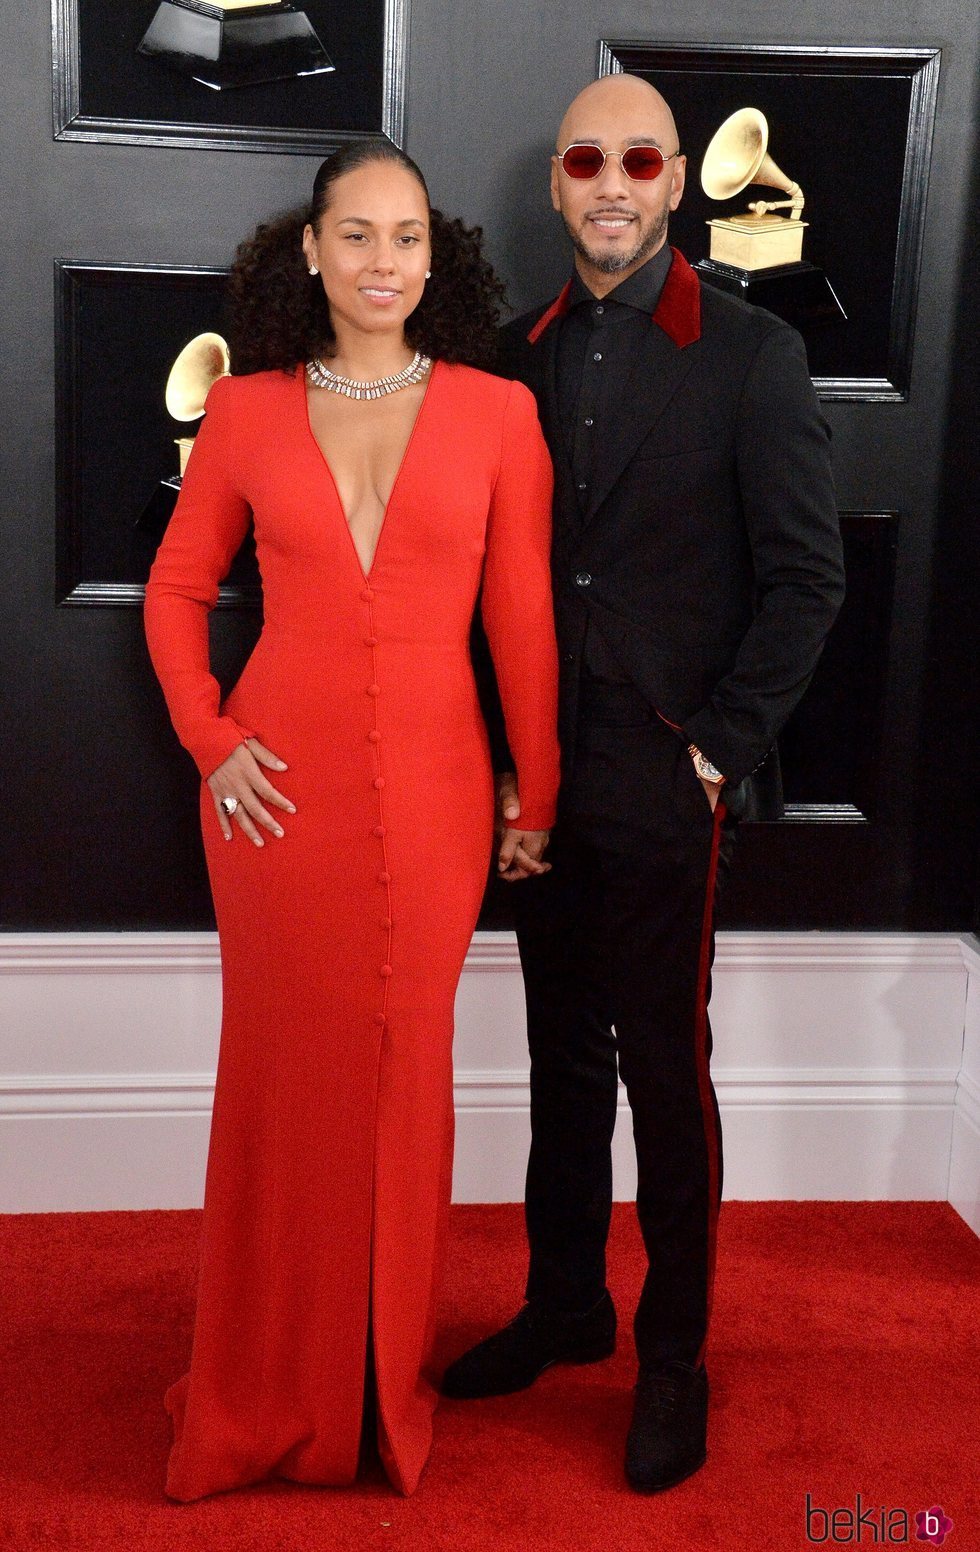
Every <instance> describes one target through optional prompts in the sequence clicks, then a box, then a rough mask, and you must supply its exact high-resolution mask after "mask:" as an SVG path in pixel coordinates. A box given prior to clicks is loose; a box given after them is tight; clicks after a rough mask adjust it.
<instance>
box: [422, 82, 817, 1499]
mask: <svg viewBox="0 0 980 1552" xmlns="http://www.w3.org/2000/svg"><path fill="white" fill-rule="evenodd" d="M684 172H685V158H684V156H683V155H682V154H681V153H680V150H679V145H678V139H677V132H676V129H675V126H674V120H673V116H672V114H671V112H670V109H669V107H668V106H667V104H666V102H665V101H664V100H663V98H662V97H661V96H660V94H659V93H658V92H656V91H655V90H654V89H653V87H651V86H650V85H649V84H648V83H646V82H644V81H642V80H641V79H639V78H638V77H635V76H627V75H616V76H610V77H606V78H604V79H602V80H600V81H597V82H593V83H592V85H591V86H589V87H587V88H586V90H585V91H584V92H582V93H581V94H580V96H578V97H577V98H576V99H575V101H574V102H573V103H572V105H571V107H570V108H569V110H568V113H567V114H566V115H565V119H564V121H563V123H562V126H561V129H560V131H559V136H558V143H557V154H556V155H555V156H554V157H553V158H552V167H551V193H552V202H553V204H554V206H555V209H556V210H558V211H559V212H560V214H561V216H562V218H563V220H564V223H565V227H566V229H567V231H568V234H569V237H570V238H571V241H572V244H573V247H574V250H575V270H574V273H573V276H572V278H571V280H570V281H569V283H568V284H567V285H566V286H565V288H564V290H563V291H562V293H561V295H560V296H559V297H558V299H557V301H555V302H553V303H552V304H551V305H550V306H549V307H547V308H543V309H542V308H537V309H535V310H534V311H533V312H531V313H528V314H526V315H525V316H524V317H522V318H518V319H516V320H515V321H514V322H513V323H512V324H509V325H508V326H507V327H506V328H505V330H504V331H503V352H502V361H501V367H500V370H501V371H502V372H503V373H504V374H505V375H506V376H508V377H516V378H519V379H521V380H522V381H523V382H525V383H527V384H528V386H529V387H530V388H531V389H532V390H533V391H534V393H535V394H536V396H537V400H538V405H539V409H540V414H541V420H542V424H543V426H544V430H545V434H546V436H547V439H548V442H549V445H550V448H551V452H552V456H553V458H554V463H555V480H556V485H555V508H554V552H553V572H554V590H555V613H556V621H557V630H558V644H559V652H560V663H561V687H560V729H559V730H560V737H561V744H562V769H563V775H562V789H561V794H560V799H559V814H558V820H557V823H556V826H555V830H554V833H553V836H552V841H551V848H550V851H549V853H548V856H549V860H550V863H551V867H550V869H549V870H548V871H547V872H544V871H543V865H542V864H541V862H540V860H539V859H538V858H536V857H533V856H527V855H525V854H524V853H523V852H522V851H521V850H520V849H517V850H516V851H515V850H514V848H513V847H510V848H509V849H508V850H507V851H506V852H505V856H504V858H503V862H502V870H503V873H504V876H505V877H508V878H514V879H516V878H519V877H522V876H525V875H533V874H538V875H539V876H536V877H533V876H532V877H530V878H529V881H528V882H526V883H524V884H522V886H521V888H520V889H518V890H517V891H516V893H515V911H516V915H517V931H518V941H519V945H520V952H521V963H522V967H523V971H524V979H525V987H526V994H527V1013H528V1039H529V1045H530V1051H531V1126H532V1143H531V1153H530V1159H529V1163H528V1174H527V1196H526V1221H527V1231H528V1240H529V1245H530V1271H529V1277H528V1282H527V1288H526V1303H525V1305H524V1307H523V1309H522V1310H521V1312H520V1313H519V1315H518V1316H517V1317H516V1318H515V1319H514V1320H513V1321H511V1323H510V1324H509V1325H508V1326H506V1327H504V1329H503V1330H502V1331H499V1332H497V1333H496V1334H494V1335H493V1336H491V1337H489V1338H488V1339H487V1340H486V1341H484V1342H481V1343H480V1344H479V1345H478V1346H477V1347H475V1348H473V1349H471V1351H470V1352H468V1353H466V1354H464V1355H463V1356H462V1357H461V1358H460V1359H458V1360H457V1361H456V1362H455V1363H454V1364H452V1365H451V1366H450V1368H449V1370H448V1371H447V1373H446V1376H445V1379H444V1381H443V1389H444V1391H445V1393H446V1394H447V1395H451V1396H455V1397H474V1396H485V1395H493V1394H501V1393H504V1392H507V1391H513V1390H518V1389H521V1388H523V1387H524V1386H526V1385H529V1384H531V1383H532V1381H533V1380H534V1379H536V1378H537V1376H538V1374H540V1373H541V1371H542V1370H543V1369H545V1368H546V1367H548V1366H549V1365H550V1364H552V1363H555V1362H580V1363H581V1362H590V1361H593V1360H597V1359H599V1358H602V1357H605V1356H606V1355H608V1354H609V1353H610V1352H612V1350H613V1346H614V1340H615V1324H616V1316H615V1311H614V1309H613V1306H612V1301H611V1299H610V1296H609V1293H608V1290H607V1288H606V1280H605V1245H606V1237H607V1233H608V1227H609V1216H610V1209H611V1201H612V1171H611V1155H610V1144H611V1139H612V1132H613V1126H614V1123H615V1118H616V1106H617V1075H618V1076H621V1077H622V1079H623V1082H624V1084H625V1087H626V1092H627V1096H628V1099H629V1104H630V1108H631V1111H632V1118H633V1133H634V1139H635V1144H636V1157H637V1176H638V1185H637V1213H638V1217H639V1222H640V1227H641V1231H642V1234H643V1239H644V1243H645V1247H646V1251H647V1255H648V1260H649V1267H648V1271H647V1274H646V1279H645V1283H644V1287H643V1291H642V1295H641V1298H640V1302H639V1307H638V1309H637V1311H636V1316H635V1321H634V1330H635V1336H636V1346H637V1352H638V1357H639V1376H638V1380H637V1386H636V1395H635V1403H634V1414H633V1421H632V1424H631V1427H630V1431H629V1436H628V1439H627V1449H626V1472H627V1476H628V1478H629V1481H630V1482H631V1483H632V1485H633V1486H634V1487H636V1488H637V1489H640V1490H646V1491H655V1490H657V1489H659V1488H665V1487H669V1486H671V1485H673V1484H674V1483H675V1482H679V1481H682V1480H683V1479H684V1478H685V1477H687V1476H689V1475H690V1474H691V1473H692V1472H694V1471H696V1470H697V1469H698V1468H699V1466H700V1465H701V1464H702V1463H703V1461H704V1459H705V1455H706V1437H707V1399H708V1384H707V1374H706V1370H705V1365H704V1350H705V1343H706V1339H707V1334H708V1324H709V1315H710V1309H711V1295H712V1283H713V1272H714V1258H715V1236H716V1224H717V1213H718V1206H719V1202H720V1200H721V1187H722V1154H721V1130H720V1123H719V1116H718V1107H717V1102H716V1099H715V1094H714V1089H713V1087H712V1083H711V1078H710V1075H709V1070H708V1062H709V1057H710V1053H711V1030H710V1025H709V1022H708V1015H707V1003H708V997H709V995H710V971H711V964H712V959H713V954H714V930H713V912H714V905H715V900H716V897H717V892H718V885H719V880H720V878H721V876H722V875H723V874H724V873H725V871H726V870H727V868H728V865H729V862H730V856H731V850H732V845H733V841H734V835H735V830H736V827H737V824H738V822H739V820H740V819H741V818H744V817H745V816H746V815H751V816H753V817H761V818H776V817H778V816H779V814H780V813H781V811H782V799H781V789H780V784H779V777H778V766H777V757H776V754H775V749H774V745H775V739H776V735H777V733H778V732H779V729H780V727H781V726H782V724H783V723H784V721H785V720H786V718H787V717H788V715H789V713H790V712H791V711H792V709H793V707H794V706H795V705H796V703H797V701H798V700H799V699H800V696H801V695H802V694H803V691H804V690H805V688H806V686H807V684H808V682H809V680H810V678H811V676H812V674H813V670H814V668H815V666H816V663H817V659H818V657H819V654H820V651H821V647H822V645H823V641H824V639H825V637H826V635H827V632H828V630H829V629H830V626H831V624H832V623H833V620H834V617H835V615H836V613H837V610H838V608H839V606H840V602H841V599H842V597H843V569H842V562H841V546H840V533H839V528H838V521H837V511H836V503H835V498H834V489H833V482H832V477H831V467H830V448H829V431H828V428H827V426H826V423H825V421H824V419H823V416H822V414H821V411H820V407H819V404H818V402H817V399H816V396H815V394H814V392H813V388H812V385H811V383H810V378H809V374H808V370H807V363H806V354H805V350H804V347H803V342H802V340H801V338H800V336H799V335H798V334H797V333H796V332H795V331H794V330H793V329H791V328H790V327H789V326H788V325H786V324H785V323H782V322H781V321H780V320H779V319H778V318H775V317H774V316H773V315H772V314H771V313H768V312H764V311H762V310H761V309H758V308H753V307H750V306H748V305H746V304H745V303H742V302H740V301H737V300H734V299H732V298H730V297H728V296H726V295H723V294H722V293H720V292H719V291H717V290H713V289H711V288H710V287H703V286H702V285H701V284H700V282H699V279H698V277H697V275H696V274H695V272H694V271H693V270H692V269H691V267H690V266H689V265H688V264H687V262H686V261H685V259H684V258H683V257H682V255H681V254H680V253H678V252H677V251H676V250H673V249H671V248H670V247H669V245H668V243H667V222H668V217H669V214H670V211H672V210H675V209H676V208H677V205H678V204H679V202H680V199H681V195H682V193H683V189H684ZM496 742H497V744H498V752H497V753H496V760H497V761H499V763H497V769H498V770H501V771H505V770H507V769H509V765H508V762H507V756H506V750H505V741H503V740H502V737H501V734H500V731H499V729H498V734H497V739H496ZM500 790H501V803H502V811H503V816H504V818H506V819H509V820H513V819H515V818H516V817H517V815H518V813H519V795H518V794H517V793H516V790H515V788H514V783H513V778H512V777H509V776H507V777H504V778H503V779H502V781H501V788H500Z"/></svg>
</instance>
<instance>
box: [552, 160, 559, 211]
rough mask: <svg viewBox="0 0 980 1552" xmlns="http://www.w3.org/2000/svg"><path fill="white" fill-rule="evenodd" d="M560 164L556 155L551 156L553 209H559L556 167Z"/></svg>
mask: <svg viewBox="0 0 980 1552" xmlns="http://www.w3.org/2000/svg"><path fill="white" fill-rule="evenodd" d="M560 166H561V163H560V162H559V160H558V158H557V156H553V157H552V158H551V203H552V206H553V208H554V209H555V210H560V209H561V200H560V199H559V198H558V169H559V167H560Z"/></svg>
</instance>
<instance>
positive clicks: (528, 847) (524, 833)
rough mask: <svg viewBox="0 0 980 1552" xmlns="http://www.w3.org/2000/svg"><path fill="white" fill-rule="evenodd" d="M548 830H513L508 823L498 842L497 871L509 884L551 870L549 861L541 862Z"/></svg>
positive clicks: (547, 839)
mask: <svg viewBox="0 0 980 1552" xmlns="http://www.w3.org/2000/svg"><path fill="white" fill-rule="evenodd" d="M550 839H551V831H550V830H514V829H512V828H511V827H510V826H509V825H508V826H507V827H506V829H505V830H504V833H503V839H502V840H501V842H500V853H499V856H498V859H497V873H498V875H499V877H500V878H503V879H506V880H507V882H508V883H509V884H513V883H516V881H517V880H518V879H521V878H534V877H535V876H536V875H538V874H541V873H549V872H550V871H551V863H550V862H542V860H541V859H542V857H543V855H544V851H545V847H546V846H547V844H548V842H549V840H550Z"/></svg>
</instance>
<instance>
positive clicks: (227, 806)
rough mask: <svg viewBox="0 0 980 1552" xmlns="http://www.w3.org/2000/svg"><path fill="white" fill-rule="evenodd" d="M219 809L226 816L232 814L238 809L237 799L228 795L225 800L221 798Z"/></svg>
mask: <svg viewBox="0 0 980 1552" xmlns="http://www.w3.org/2000/svg"><path fill="white" fill-rule="evenodd" d="M221 807H222V808H223V809H224V811H225V813H226V814H233V813H234V812H235V809H236V808H237V807H238V799H237V798H233V797H231V796H230V795H229V796H228V797H226V798H222V799H221Z"/></svg>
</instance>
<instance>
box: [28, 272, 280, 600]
mask: <svg viewBox="0 0 980 1552" xmlns="http://www.w3.org/2000/svg"><path fill="white" fill-rule="evenodd" d="M227 274H228V271H227V270H225V269H219V268H213V267H208V266H183V267H182V266H175V265H163V264H125V263H102V264H94V263H85V262H80V261H76V260H72V259H58V260H56V261H55V282H54V283H55V321H56V322H55V327H56V337H55V367H56V374H55V459H56V492H57V494H56V542H55V603H56V604H57V605H58V606H59V607H72V608H74V607H105V606H108V607H138V606H141V605H142V602H143V594H144V584H145V581H146V577H147V574H148V572H149V568H150V565H151V563H152V561H153V557H154V555H155V554H156V549H157V545H158V544H159V541H160V539H161V538H162V536H163V530H164V529H165V527H166V524H167V522H168V521H169V516H170V513H171V512H172V510H173V506H174V504H175V503H176V498H177V491H176V489H175V488H173V487H172V486H168V485H166V484H165V482H166V481H168V480H170V479H172V478H173V477H174V476H176V475H177V474H178V472H179V454H178V451H177V448H176V447H175V446H174V439H175V438H176V437H179V436H182V435H193V434H194V433H195V431H196V429H197V428H196V425H195V424H194V423H191V424H190V425H181V424H180V423H178V422H177V421H174V420H173V419H172V418H171V417H170V415H169V414H168V412H167V408H166V405H165V403H164V389H165V387H166V382H167V377H168V375H169V370H170V367H171V365H172V363H173V361H174V360H175V359H176V356H177V355H178V353H179V352H180V350H181V349H182V348H183V346H184V345H185V344H186V343H187V341H188V340H189V339H191V338H193V336H194V335H196V334H199V333H203V332H204V331H205V330H212V331H215V332H217V333H220V334H224V333H225V332H226V327H225V314H224V307H225V290H226V281H227ZM260 604H261V588H260V585H259V578H258V570H257V566H256V562H255V550H254V542H253V540H252V537H251V534H249V535H248V536H247V537H246V540H245V542H244V543H243V545H242V548H241V550H240V551H239V553H238V555H237V557H236V559H235V562H234V564H233V566H232V570H231V572H230V573H229V577H228V579H227V580H226V581H225V582H224V583H223V584H222V586H221V588H220V590H219V595H218V607H219V608H222V609H224V608H229V607H232V608H245V609H248V610H254V609H257V608H259V607H260Z"/></svg>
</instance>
